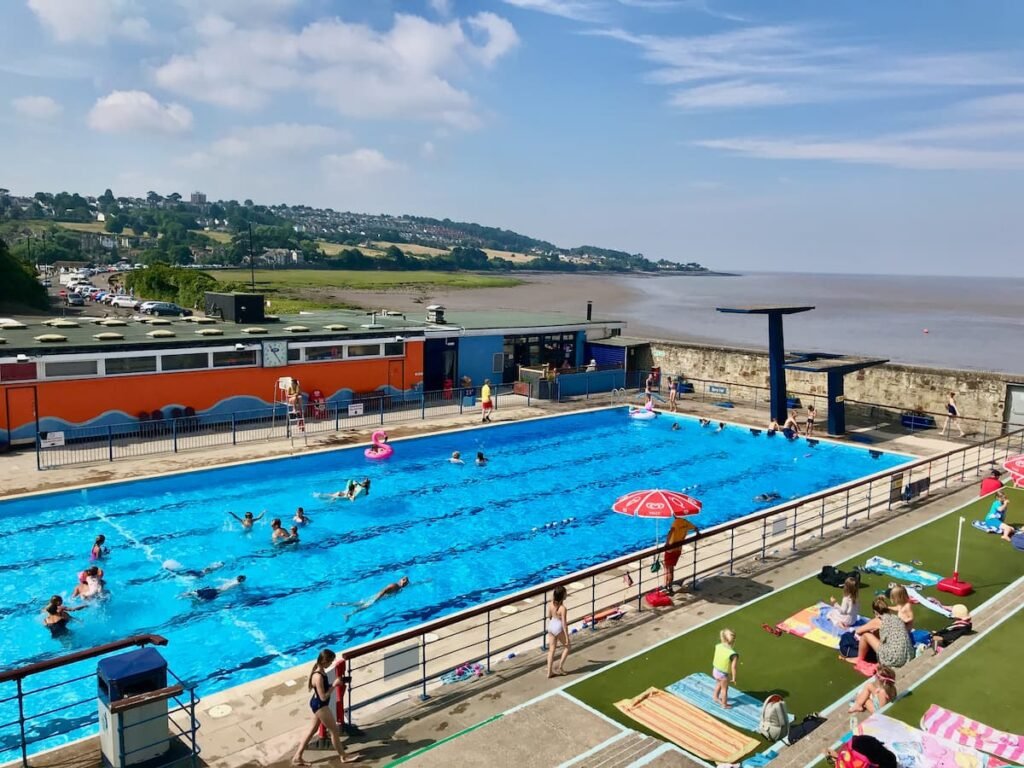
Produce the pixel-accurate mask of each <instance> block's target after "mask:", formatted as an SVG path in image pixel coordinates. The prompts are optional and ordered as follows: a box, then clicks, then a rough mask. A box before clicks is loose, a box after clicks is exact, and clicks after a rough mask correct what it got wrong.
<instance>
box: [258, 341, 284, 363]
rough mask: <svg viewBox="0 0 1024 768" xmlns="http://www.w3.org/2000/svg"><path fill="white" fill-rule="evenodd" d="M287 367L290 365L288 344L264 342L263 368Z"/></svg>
mask: <svg viewBox="0 0 1024 768" xmlns="http://www.w3.org/2000/svg"><path fill="white" fill-rule="evenodd" d="M285 365H288V342H287V341H264V342H263V367H264V368H280V367H282V366H285Z"/></svg>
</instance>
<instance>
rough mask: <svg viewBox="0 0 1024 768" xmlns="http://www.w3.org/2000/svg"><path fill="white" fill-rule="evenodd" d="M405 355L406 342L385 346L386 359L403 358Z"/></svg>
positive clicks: (391, 343)
mask: <svg viewBox="0 0 1024 768" xmlns="http://www.w3.org/2000/svg"><path fill="white" fill-rule="evenodd" d="M404 354H405V342H402V341H389V342H387V343H386V344H384V355H385V357H401V356H402V355H404Z"/></svg>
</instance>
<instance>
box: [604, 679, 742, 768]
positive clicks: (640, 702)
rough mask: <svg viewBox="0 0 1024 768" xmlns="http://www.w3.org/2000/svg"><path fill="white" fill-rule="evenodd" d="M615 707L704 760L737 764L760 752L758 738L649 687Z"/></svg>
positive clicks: (619, 702)
mask: <svg viewBox="0 0 1024 768" xmlns="http://www.w3.org/2000/svg"><path fill="white" fill-rule="evenodd" d="M615 708H616V709H618V710H619V711H620V712H622V713H623V714H624V715H626V716H627V717H629V718H631V719H633V720H635V721H636V722H638V723H640V724H641V725H642V726H644V727H645V728H647V729H648V730H649V731H652V732H653V733H656V734H658V735H659V736H661V737H663V738H665V739H668V740H669V741H671V742H674V743H675V744H678V745H679V746H680V747H682V748H683V749H685V750H686V751H687V752H690V753H692V754H694V755H696V756H697V757H700V758H703V759H704V760H711V761H713V762H716V763H735V762H738V761H739V760H741V759H742V758H743V756H744V755H746V754H749V753H750V752H753V751H754V750H755V749H757V745H758V741H757V739H754V738H751V737H750V736H745V735H744V734H742V733H740V732H739V731H737V730H734V729H732V728H730V727H729V726H728V725H726V724H725V723H723V722H721V721H719V720H716V719H715V718H713V717H712V716H711V715H709V714H708V713H707V712H704V711H703V710H701V709H699V708H698V707H695V706H693V704H690V703H689V702H686V701H683V700H682V699H680V698H678V697H676V696H673V695H672V694H670V693H665V691H662V690H660V689H658V688H648V689H647V690H646V691H644V692H643V693H641V694H640V695H639V696H634V697H633V698H632V699H624V700H622V701H617V702H615Z"/></svg>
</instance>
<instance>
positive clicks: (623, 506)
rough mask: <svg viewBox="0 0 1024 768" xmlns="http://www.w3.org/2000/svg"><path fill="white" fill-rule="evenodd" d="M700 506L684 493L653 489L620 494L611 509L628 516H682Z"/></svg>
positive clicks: (695, 511) (691, 512)
mask: <svg viewBox="0 0 1024 768" xmlns="http://www.w3.org/2000/svg"><path fill="white" fill-rule="evenodd" d="M701 506H702V504H701V503H700V502H699V501H698V500H697V499H695V498H693V497H692V496H687V495H686V494H685V493H678V492H677V491H665V490H659V489H655V490H649V491H633V492H632V493H627V494H626V495H625V496H620V497H619V498H618V499H617V500H616V501H615V503H614V504H612V511H613V512H617V513H619V514H620V515H629V516H630V517H653V518H662V517H683V516H684V515H696V514H697V513H698V512H700V510H701Z"/></svg>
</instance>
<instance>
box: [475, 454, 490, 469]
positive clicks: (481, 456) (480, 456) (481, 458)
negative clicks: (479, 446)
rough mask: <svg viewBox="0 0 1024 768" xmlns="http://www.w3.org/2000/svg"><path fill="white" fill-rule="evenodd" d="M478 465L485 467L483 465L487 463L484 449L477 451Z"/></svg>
mask: <svg viewBox="0 0 1024 768" xmlns="http://www.w3.org/2000/svg"><path fill="white" fill-rule="evenodd" d="M476 465H477V466H478V467H483V466H486V465H487V457H486V456H484V452H483V451H477V452H476Z"/></svg>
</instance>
